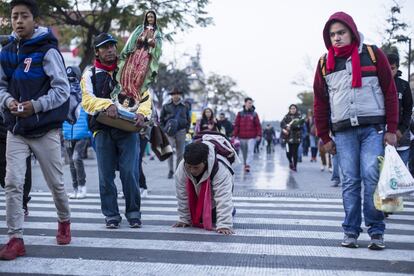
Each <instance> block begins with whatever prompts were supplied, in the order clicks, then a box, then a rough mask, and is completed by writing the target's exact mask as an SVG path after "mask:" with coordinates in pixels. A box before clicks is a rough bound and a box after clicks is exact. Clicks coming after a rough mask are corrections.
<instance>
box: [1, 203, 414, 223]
mask: <svg viewBox="0 0 414 276" xmlns="http://www.w3.org/2000/svg"><path fill="white" fill-rule="evenodd" d="M144 205H145V204H144ZM5 206H6V204H5V203H0V207H5ZM238 206H239V204H237V203H235V207H236V208H237V207H238ZM39 207H46V208H51V209H54V208H55V205H54V204H53V203H48V204H43V203H30V209H31V210H36V208H39ZM70 207H71V208H78V209H84V210H85V209H86V210H97V211H98V210H99V211H100V210H101V207H100V206H98V205H80V204H73V203H71V204H70ZM321 209H323V208H321ZM141 211H142V212H145V211H159V212H172V213H173V212H174V213H176V212H177V208H176V207H153V206H150V207H146V206H143V207H141ZM237 213H238V214H256V215H257V216H258V217H260V216H261V215H293V216H294V215H297V216H299V215H302V216H306V215H309V216H320V217H325V216H328V217H338V218H343V217H344V212H343V211H342V212H331V211H329V212H327V211H319V212H318V211H306V210H297V211H296V210H261V209H254V208H250V209H237ZM392 219H398V220H412V221H413V222H414V216H410V215H404V214H403V213H401V214H394V215H392Z"/></svg>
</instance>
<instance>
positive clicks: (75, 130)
mask: <svg viewBox="0 0 414 276" xmlns="http://www.w3.org/2000/svg"><path fill="white" fill-rule="evenodd" d="M66 73H67V76H68V80H69V85H70V90H71V93H73V94H75V95H76V94H79V96H80V97H82V91H81V87H80V79H81V77H82V76H81V72H80V69H79V68H76V67H73V66H69V67H67V68H66ZM62 131H63V139H64V143H63V144H64V148H65V150H66V153H67V157H68V159H69V167H70V174H71V177H72V186H73V193H71V194H69V198H71V199H83V198H85V197H86V173H85V166H84V164H83V155H84V152H85V149H86V148H87V146H88V142H89V140H90V137H91V135H90V131H89V127H88V115H87V114H86V112H85V111H84V110H83V108H80V113H79V118H78V119H77V121H76V123H75V124H71V123H69V122H68V121H65V122H64V123H63V126H62Z"/></svg>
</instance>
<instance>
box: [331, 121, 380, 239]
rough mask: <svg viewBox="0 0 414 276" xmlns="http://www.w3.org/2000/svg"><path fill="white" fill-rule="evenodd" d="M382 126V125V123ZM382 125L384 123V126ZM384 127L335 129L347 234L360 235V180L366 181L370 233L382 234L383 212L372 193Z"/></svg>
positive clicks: (365, 190)
mask: <svg viewBox="0 0 414 276" xmlns="http://www.w3.org/2000/svg"><path fill="white" fill-rule="evenodd" d="M381 127H382V126H381ZM382 128H383V127H382ZM383 139H384V131H383V130H382V131H378V130H377V129H376V128H375V126H361V127H353V128H351V129H348V130H345V131H340V132H337V133H335V142H336V148H337V154H338V160H339V166H340V168H341V170H342V179H341V180H342V198H343V205H344V209H345V219H344V222H343V224H342V228H343V230H344V232H345V234H354V235H357V236H358V235H359V233H360V232H362V229H361V221H362V218H361V181H362V182H363V183H364V203H363V207H364V210H363V212H364V220H365V225H366V226H367V227H369V229H368V234H369V235H370V236H372V235H374V234H383V233H384V230H385V223H384V213H383V212H381V211H378V210H377V209H375V206H374V201H373V194H374V191H375V188H376V187H377V183H378V179H379V168H378V159H377V157H378V156H380V155H384V144H383Z"/></svg>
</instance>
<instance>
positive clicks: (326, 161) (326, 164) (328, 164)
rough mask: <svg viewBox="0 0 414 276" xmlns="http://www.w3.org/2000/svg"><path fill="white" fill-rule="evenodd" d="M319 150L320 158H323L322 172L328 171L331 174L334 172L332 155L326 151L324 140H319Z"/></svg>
mask: <svg viewBox="0 0 414 276" xmlns="http://www.w3.org/2000/svg"><path fill="white" fill-rule="evenodd" d="M318 149H319V156H320V157H321V163H322V164H321V172H323V171H325V170H326V169H328V170H329V172H332V160H331V154H330V153H329V152H327V151H326V150H325V148H324V147H323V143H322V140H319V143H318Z"/></svg>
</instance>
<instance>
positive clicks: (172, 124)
mask: <svg viewBox="0 0 414 276" xmlns="http://www.w3.org/2000/svg"><path fill="white" fill-rule="evenodd" d="M169 94H170V95H171V100H170V101H169V102H168V103H166V104H165V105H163V107H162V109H161V114H160V124H161V127H162V129H163V130H164V131H165V133H166V134H167V137H168V141H169V142H170V145H171V146H172V147H175V154H176V167H177V166H178V164H179V163H180V162H181V159H183V154H184V147H185V136H186V133H187V132H188V130H189V129H190V124H191V117H190V116H189V112H188V110H187V107H186V105H185V104H184V102H183V100H182V98H181V96H182V94H183V93H182V91H180V90H178V89H177V88H174V89H173V90H171V92H170V93H169ZM176 167H174V155H172V156H171V157H170V158H169V159H168V178H173V175H174V171H175V168H176Z"/></svg>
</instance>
